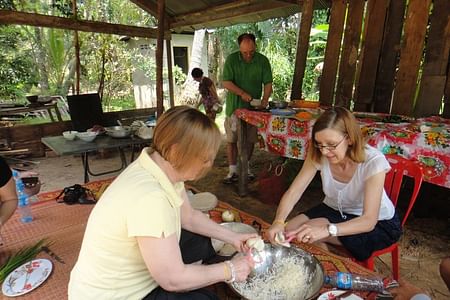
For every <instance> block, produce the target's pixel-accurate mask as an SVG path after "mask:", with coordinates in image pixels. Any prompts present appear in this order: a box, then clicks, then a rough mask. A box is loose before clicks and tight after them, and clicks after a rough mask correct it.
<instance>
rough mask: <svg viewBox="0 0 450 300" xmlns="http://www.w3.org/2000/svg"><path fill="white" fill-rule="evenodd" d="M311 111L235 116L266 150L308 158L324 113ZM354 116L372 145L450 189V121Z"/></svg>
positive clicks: (238, 113) (246, 112) (245, 112)
mask: <svg viewBox="0 0 450 300" xmlns="http://www.w3.org/2000/svg"><path fill="white" fill-rule="evenodd" d="M308 112H310V115H311V118H309V119H308V118H306V119H299V118H296V117H291V116H289V117H287V116H279V115H272V114H271V113H270V112H261V111H253V110H247V109H238V110H236V112H235V114H236V116H237V117H238V118H240V119H242V120H244V121H245V122H247V123H249V124H251V125H254V126H256V127H257V128H258V133H259V135H260V144H261V146H262V147H263V148H264V149H266V150H267V151H271V152H274V153H277V154H279V155H281V156H284V157H290V158H297V159H305V155H306V150H307V148H308V142H309V139H310V137H311V130H312V125H313V124H314V122H315V119H316V118H317V117H318V116H319V115H320V113H321V110H320V109H316V110H314V109H310V110H308ZM294 116H295V115H294ZM355 116H356V117H357V119H358V121H359V123H360V126H361V130H362V131H363V133H364V135H365V136H366V138H367V140H368V143H369V144H370V145H372V146H374V147H376V148H378V149H379V150H381V151H382V152H383V153H385V154H398V155H400V156H403V157H404V158H406V159H409V160H413V161H415V162H416V163H417V164H419V166H420V167H421V168H422V170H423V171H424V179H425V181H427V182H430V183H433V184H437V185H440V186H444V187H447V188H450V120H448V119H444V118H441V117H436V116H435V117H428V118H420V119H413V118H409V117H404V116H398V115H389V114H380V113H358V112H355Z"/></svg>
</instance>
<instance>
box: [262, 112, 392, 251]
mask: <svg viewBox="0 0 450 300" xmlns="http://www.w3.org/2000/svg"><path fill="white" fill-rule="evenodd" d="M311 143H312V144H311V146H310V147H309V153H308V155H307V158H306V160H305V162H304V164H303V166H302V169H301V170H300V172H299V173H298V175H297V177H296V178H295V180H294V182H293V183H292V185H291V186H290V187H289V189H288V190H287V191H286V193H285V194H284V195H283V197H282V198H281V202H280V205H279V206H278V209H277V213H276V216H275V220H274V221H273V223H272V226H271V227H270V228H269V230H268V231H267V235H268V238H269V240H270V241H271V242H275V236H276V235H277V233H278V232H284V233H285V236H286V237H292V236H295V237H296V239H297V240H298V241H302V242H305V243H318V244H320V245H322V246H323V247H326V245H325V243H330V244H335V245H342V246H344V247H345V248H346V249H347V250H348V251H349V252H350V253H351V254H352V255H353V256H354V257H355V258H356V259H357V260H365V259H367V258H369V257H370V255H371V254H372V252H374V251H375V250H378V249H382V248H385V247H387V246H389V245H391V244H393V243H394V242H396V241H397V240H398V239H399V238H400V235H401V227H400V226H401V225H400V220H399V218H398V215H397V214H396V212H395V208H394V206H393V204H392V202H391V200H390V199H389V198H388V196H387V195H386V192H385V191H384V179H385V174H386V173H387V172H388V171H389V170H390V166H389V162H388V161H387V159H386V158H385V157H384V155H383V154H382V153H381V152H380V151H378V150H377V149H375V148H373V147H371V146H369V145H367V144H366V143H365V142H364V139H363V136H362V133H361V130H360V128H359V125H358V123H357V121H356V119H355V117H354V116H353V114H352V113H351V112H350V111H348V110H347V109H345V108H343V107H334V108H331V109H330V110H327V111H325V112H324V113H323V114H322V115H321V116H320V117H319V119H318V120H317V121H316V123H315V124H314V126H313V129H312V141H311ZM318 171H319V172H320V176H321V179H322V188H323V192H324V194H325V198H324V200H323V203H321V204H319V205H318V206H316V207H313V208H312V209H310V210H308V211H306V212H304V213H302V214H300V215H298V216H296V217H294V218H293V219H291V220H289V222H288V223H286V219H287V218H288V215H289V213H290V212H291V210H292V209H293V207H294V206H295V204H296V203H297V202H298V201H299V199H300V198H301V196H302V194H303V192H304V191H305V190H306V188H307V187H308V185H309V183H310V182H311V181H312V179H313V178H314V176H315V175H316V173H317V172H318Z"/></svg>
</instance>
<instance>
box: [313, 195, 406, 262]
mask: <svg viewBox="0 0 450 300" xmlns="http://www.w3.org/2000/svg"><path fill="white" fill-rule="evenodd" d="M304 214H305V215H306V216H307V217H308V218H310V219H316V218H326V219H328V221H329V222H330V223H342V222H345V221H348V220H351V219H353V218H356V217H359V216H356V215H351V214H345V213H344V215H345V216H347V218H346V219H344V218H342V216H341V214H340V213H339V211H338V210H335V209H333V208H331V207H329V206H328V205H326V204H324V203H321V204H319V205H317V206H315V207H313V208H311V209H309V210H308V211H306V212H305V213H304ZM401 235H402V227H401V222H400V218H399V217H398V214H397V212H395V215H394V216H393V217H392V219H390V220H381V221H378V223H377V224H376V225H375V228H374V229H373V230H372V231H370V232H364V233H358V234H353V235H347V236H338V239H339V241H340V242H341V243H342V245H343V246H344V247H345V249H347V250H348V251H349V252H350V253H351V254H352V255H353V257H354V258H356V259H357V260H359V261H363V260H366V259H368V258H369V257H370V256H371V255H372V253H373V252H374V251H376V250H380V249H383V248H386V247H389V246H390V245H392V244H394V243H395V242H397V241H398V240H399V238H400V236H401Z"/></svg>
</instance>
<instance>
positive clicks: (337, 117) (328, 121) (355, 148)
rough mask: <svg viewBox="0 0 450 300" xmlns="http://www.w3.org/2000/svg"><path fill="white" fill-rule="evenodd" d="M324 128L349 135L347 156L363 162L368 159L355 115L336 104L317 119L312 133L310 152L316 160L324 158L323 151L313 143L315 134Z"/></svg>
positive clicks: (317, 161)
mask: <svg viewBox="0 0 450 300" xmlns="http://www.w3.org/2000/svg"><path fill="white" fill-rule="evenodd" d="M324 129H333V130H336V131H339V132H341V133H342V135H346V136H347V139H348V149H347V156H348V157H350V159H351V160H353V161H354V162H357V163H361V162H363V161H364V160H365V159H366V153H365V151H364V148H365V146H366V143H365V141H364V138H363V135H362V132H361V129H360V128H359V125H358V122H357V121H356V118H355V116H354V115H353V114H352V113H351V112H350V111H349V110H347V109H346V108H344V107H340V106H335V107H333V108H330V109H328V110H326V111H325V112H324V113H323V114H322V115H321V116H320V117H319V118H318V119H317V121H316V123H314V126H313V129H312V134H311V145H309V154H310V157H311V159H312V160H313V161H314V162H316V163H320V160H321V159H322V152H321V151H320V149H318V148H316V147H314V145H313V143H314V142H315V140H314V139H315V135H316V133H317V132H319V131H322V130H324Z"/></svg>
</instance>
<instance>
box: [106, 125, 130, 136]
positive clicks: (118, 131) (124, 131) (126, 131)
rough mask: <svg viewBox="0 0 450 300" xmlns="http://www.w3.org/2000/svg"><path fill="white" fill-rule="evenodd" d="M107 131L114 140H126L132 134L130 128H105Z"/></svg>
mask: <svg viewBox="0 0 450 300" xmlns="http://www.w3.org/2000/svg"><path fill="white" fill-rule="evenodd" d="M105 130H106V134H107V135H109V136H110V137H113V138H125V137H128V136H130V134H131V127H130V126H110V127H105Z"/></svg>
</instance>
